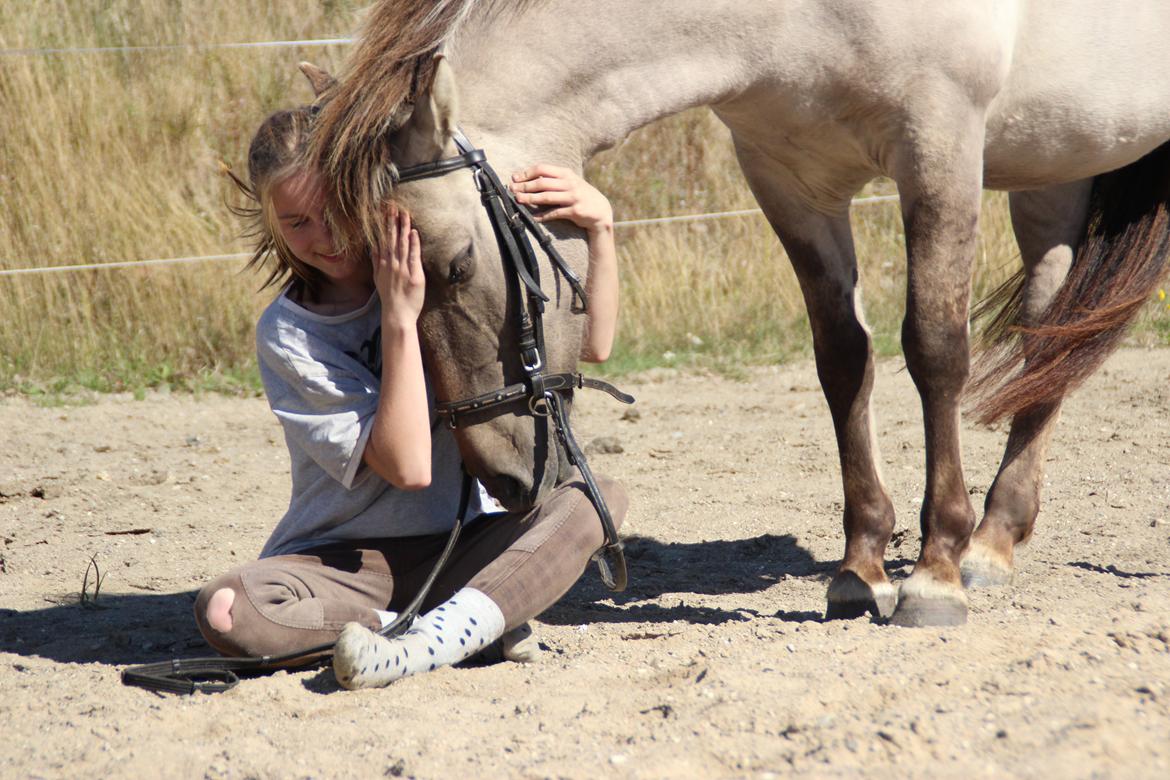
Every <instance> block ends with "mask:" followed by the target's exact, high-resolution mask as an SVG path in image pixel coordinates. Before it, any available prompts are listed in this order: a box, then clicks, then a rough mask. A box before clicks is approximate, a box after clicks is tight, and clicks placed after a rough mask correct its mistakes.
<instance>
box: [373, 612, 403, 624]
mask: <svg viewBox="0 0 1170 780" xmlns="http://www.w3.org/2000/svg"><path fill="white" fill-rule="evenodd" d="M374 611H375V612H377V613H378V620H381V621H382V628H385V627H386V626H388V625H390V624H391V623H393V622H394V621H395V620H397V619H398V613H397V612H390V611H388V610H385V609H375V610H374Z"/></svg>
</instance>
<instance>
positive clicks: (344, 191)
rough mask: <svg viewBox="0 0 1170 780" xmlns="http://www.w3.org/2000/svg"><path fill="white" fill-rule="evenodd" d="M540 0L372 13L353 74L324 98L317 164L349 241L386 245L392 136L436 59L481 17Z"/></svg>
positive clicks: (471, 0) (396, 5)
mask: <svg viewBox="0 0 1170 780" xmlns="http://www.w3.org/2000/svg"><path fill="white" fill-rule="evenodd" d="M532 4H534V0H430V2H427V1H426V0H380V1H379V2H377V3H376V4H375V5H374V6H373V7H372V8H371V9H370V10H369V12H368V13H367V16H366V19H365V21H364V22H363V24H362V29H361V31H360V33H359V35H358V42H357V45H356V47H355V48H354V50H353V52H352V53H351V55H350V57H349V60H348V62H347V63H346V67H345V70H344V71H343V73H342V75H341V77H340V79H339V80H338V82H337V84H336V85H335V86H334V87H333V88H331V89H330V90H329V91H328V92H327V93H326V94H325V95H323V96H322V98H321V100H320V103H319V106H320V110H319V113H318V115H317V120H316V127H315V130H314V138H313V142H312V144H311V146H310V149H309V152H308V154H309V161H308V162H309V164H311V165H314V166H316V167H317V169H318V170H321V171H322V172H323V173H324V174H325V177H326V178H327V179H328V180H329V181H330V182H331V183H332V187H331V188H330V189H331V194H332V197H331V198H330V201H331V204H332V208H333V216H334V218H335V219H334V222H335V224H337V225H340V226H353V229H352V230H345V229H343V230H341V231H340V232H342V233H343V234H344V233H351V232H352V233H354V234H355V235H343V236H341V237H342V238H345V239H349V240H354V239H357V240H364V241H365V242H366V243H367V244H369V245H371V246H377V245H379V244H380V243H381V235H380V234H381V225H382V222H383V219H382V214H381V209H382V205H383V203H384V202H385V200H386V199H387V198H388V197H389V196H390V194H391V192H392V190H393V167H392V162H393V161H392V160H391V159H390V135H391V133H393V131H395V130H397V129H398V128H399V127H401V126H402V125H403V123H405V122H406V120H407V119H409V117H410V114H411V111H412V110H413V108H414V100H415V96H416V95H417V93H418V92H419V90H420V89H425V88H426V87H427V86H428V85H429V84H430V83H431V80H432V77H433V75H434V67H435V60H434V56H433V55H434V53H435V52H436V50H437V49H438V48H439V47H440V46H441V45H443V44H444V43H445V42H446V41H448V40H450V38H451V37H452V36H453V35H454V33H455V32H456V31H457V30H458V29H459V27H460V26H461V25H462V24H464V22H466V21H467V19H468V18H469V17H471V16H472V15H473V14H477V13H483V14H490V13H493V12H496V11H520V10H523V8H525V7H527V6H529V5H532Z"/></svg>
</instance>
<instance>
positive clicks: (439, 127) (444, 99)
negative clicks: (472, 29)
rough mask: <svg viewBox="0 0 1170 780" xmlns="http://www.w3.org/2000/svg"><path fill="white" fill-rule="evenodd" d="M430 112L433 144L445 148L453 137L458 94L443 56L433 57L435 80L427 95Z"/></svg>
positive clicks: (457, 110)
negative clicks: (433, 135) (433, 125)
mask: <svg viewBox="0 0 1170 780" xmlns="http://www.w3.org/2000/svg"><path fill="white" fill-rule="evenodd" d="M428 102H429V103H430V110H431V113H432V115H433V116H434V122H435V142H436V143H437V144H438V145H439V146H441V147H445V146H446V145H447V142H448V141H450V140H451V137H452V136H454V135H455V125H456V118H455V117H456V114H458V113H459V94H458V91H457V90H456V88H455V71H454V70H452V69H451V66H450V65H449V64H448V63H447V58H446V57H444V56H443V55H441V54H440V55H437V56H436V57H435V78H434V80H433V81H431V89H430V93H429V94H428Z"/></svg>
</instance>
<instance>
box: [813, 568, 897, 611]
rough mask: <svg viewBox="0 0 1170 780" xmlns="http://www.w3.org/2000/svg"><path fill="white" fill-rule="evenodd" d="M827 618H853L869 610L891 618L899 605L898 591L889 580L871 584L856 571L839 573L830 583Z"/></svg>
mask: <svg viewBox="0 0 1170 780" xmlns="http://www.w3.org/2000/svg"><path fill="white" fill-rule="evenodd" d="M828 601H829V603H828V606H827V607H826V609H825V620H853V619H855V618H859V617H862V616H863V615H865V614H866V613H868V614H870V615H873V616H874V617H876V618H879V619H886V618H889V617H890V616H891V615H893V614H894V607H896V606H897V604H898V593H897V591H895V590H894V586H893V585H890V584H889V583H888V582H883V583H880V584H878V585H870V584H869V583H868V582H866V581H865V580H863V579H861V577H859V576H857V574H855V573H854V572H851V571H845V572H840V573H839V574H837V576H836V577H834V578H833V581H832V582H831V583H829V594H828Z"/></svg>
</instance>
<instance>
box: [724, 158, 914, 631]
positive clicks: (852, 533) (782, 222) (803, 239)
mask: <svg viewBox="0 0 1170 780" xmlns="http://www.w3.org/2000/svg"><path fill="white" fill-rule="evenodd" d="M747 156H748V153H746V152H744V151H743V150H740V157H741V163H742V164H743V167H744V170H745V172H747V173H746V175H747V176H748V178H749V180H750V183H751V185H752V189H753V191H754V192H755V194H756V197H757V198H758V199H759V201H760V203H761V205H762V207H763V209H764V211H765V213H766V214H767V215H768V219H769V221H770V222H771V223H772V226H773V228H774V229H775V231H776V233H777V235H778V236H779V237H780V239H781V241H782V242H783V244H784V247H785V249H786V250H787V252H788V255H789V258H790V259H791V261H792V265H793V267H794V269H795V270H796V274H797V277H798V279H799V281H800V286H801V291H802V293H803V295H804V300H805V304H806V306H807V307H808V315H809V322H810V324H811V326H812V333H813V349H814V351H815V354H816V361H817V374H818V376H819V378H820V381H821V388H822V390H823V391H824V394H825V398H826V400H827V401H828V403H829V411H830V413H831V414H832V417H833V426H834V428H835V430H836V435H837V447H838V450H839V453H840V458H841V478H842V483H843V487H844V497H845V501H844V503H845V512H844V524H845V557H844V559H843V560H842V561H841V565H840V567H839V568H838V570H837V573H836V575H835V576H834V577H833V580H832V582H831V583H830V584H829V591H828V608H827V610H826V617H828V618H854V617H859V616H861V615H863V614H865V613H867V612H870V613H873V614H875V615H880V616H882V617H889V615H890V614H891V613H892V612H893V609H894V604H895V601H896V593H895V591H894V588H893V586H892V585H891V584H890V581H889V579H888V578H887V577H886V572H885V569H884V567H883V560H884V558H885V550H886V545H887V544H889V541H890V535H891V534H892V533H893V530H894V506H893V504H892V502H891V501H890V498H889V496H888V495H887V493H886V490H885V487H884V486H883V485H882V480H881V474H880V473H879V471H878V466H877V445H876V442H875V440H874V437H873V421H872V416H871V410H870V393H871V391H872V389H873V378H874V363H873V349H872V346H871V343H870V336H869V331H868V329H867V328H866V327H865V324H864V322H863V321H862V315H861V311H860V306H859V303H858V290H857V260H856V256H855V255H854V250H853V237H852V233H851V231H850V227H849V219H848V216H847V215H846V214H844V213H842V214H841V215H839V216H826V215H824V214H820V213H818V212H815V211H813V210H811V209H808V208H807V207H806V206H804V205H803V204H802V203H800V202H798V201H797V200H795V199H793V198H791V197H790V195H789V191H788V190H787V189H786V188H785V187H784V184H783V182H784V180H785V174H784V172H782V171H777V170H775V169H774V168H771V169H770V167H769V166H770V161H767V160H759V159H745V158H746V157H747ZM843 208H844V207H843Z"/></svg>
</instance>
